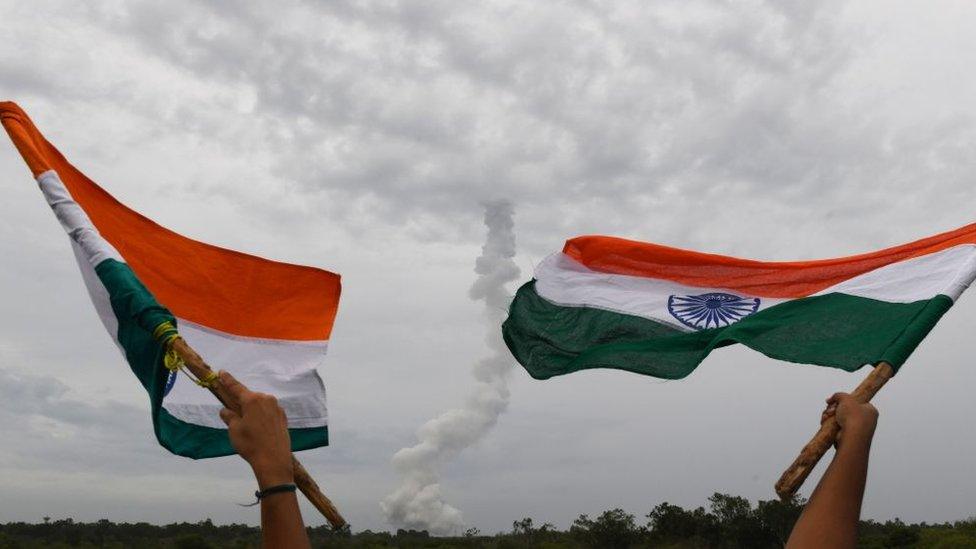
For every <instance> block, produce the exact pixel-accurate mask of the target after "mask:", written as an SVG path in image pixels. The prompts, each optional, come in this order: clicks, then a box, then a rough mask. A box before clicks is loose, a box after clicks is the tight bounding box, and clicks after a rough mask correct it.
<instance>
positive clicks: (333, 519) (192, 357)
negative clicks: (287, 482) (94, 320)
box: [154, 323, 349, 531]
mask: <svg viewBox="0 0 976 549" xmlns="http://www.w3.org/2000/svg"><path fill="white" fill-rule="evenodd" d="M167 324H168V323H164V324H163V325H161V326H159V327H157V329H156V331H157V333H159V334H160V335H161V334H163V333H168V334H172V333H173V332H174V331H175V328H173V326H172V325H169V326H166V325H167ZM164 327H165V328H168V329H165V328H164ZM160 328H164V330H163V331H161V330H160ZM154 335H156V334H154ZM164 341H165V345H166V352H167V353H174V354H175V355H176V357H178V360H179V361H181V362H182V363H183V364H182V365H183V366H185V367H186V369H187V370H189V373H191V374H193V377H195V378H196V380H197V382H198V384H199V385H201V386H202V387H206V388H207V389H208V390H209V391H210V392H211V393H212V394H213V395H214V396H215V397H217V400H219V401H220V403H221V404H223V405H224V406H225V407H227V409H229V410H231V411H232V412H234V413H236V414H240V413H241V403H240V402H238V401H237V399H236V398H234V396H233V395H231V394H230V393H229V392H228V391H227V389H226V388H225V387H224V386H223V385H221V383H220V378H219V377H217V372H215V371H213V369H212V368H211V367H210V366H209V365H208V364H207V363H206V362H204V360H203V358H201V357H200V355H198V354H197V352H196V351H194V350H193V349H192V348H191V347H190V346H189V345H188V344H187V343H186V341H185V340H184V339H183V338H182V337H180V336H179V335H176V336H175V337H172V336H170V337H165V338H164ZM291 464H292V468H293V469H294V470H295V485H297V486H298V489H299V490H301V492H302V494H305V497H306V498H307V499H308V501H310V502H311V503H312V505H313V506H315V508H316V509H318V510H319V512H320V513H322V516H324V517H325V519H326V520H328V521H329V524H330V525H331V526H332V529H333V530H340V531H341V530H347V529H348V528H349V523H347V522H346V519H344V518H342V515H341V514H339V510H338V509H336V506H335V505H333V504H332V501H330V500H329V498H327V497H325V494H323V493H322V490H321V489H320V488H319V485H318V484H316V482H315V480H314V479H313V478H312V476H311V475H309V474H308V471H307V470H305V467H304V466H303V465H302V463H301V462H300V461H298V458H296V457H295V456H294V455H292V456H291Z"/></svg>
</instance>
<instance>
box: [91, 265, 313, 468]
mask: <svg viewBox="0 0 976 549" xmlns="http://www.w3.org/2000/svg"><path fill="white" fill-rule="evenodd" d="M95 273H96V274H97V275H98V278H99V280H101V282H102V284H103V285H104V286H105V288H106V290H108V294H109V299H110V301H111V303H112V311H113V312H114V313H115V318H116V319H117V320H118V322H119V330H118V334H117V336H116V337H117V339H118V342H119V344H120V345H121V346H122V349H123V350H124V351H125V358H126V360H127V361H128V362H129V367H130V368H131V369H132V372H133V373H134V374H135V375H136V377H137V378H139V382H140V383H142V386H143V387H144V388H145V389H146V392H147V393H149V401H150V404H151V410H152V420H153V429H154V431H155V433H156V439H157V440H158V441H159V443H160V444H161V445H163V447H165V448H166V449H168V450H169V451H171V452H173V453H174V454H178V455H181V456H186V457H190V458H194V459H201V458H209V457H217V456H226V455H230V454H234V453H235V452H234V449H233V448H232V447H231V445H230V440H229V439H228V437H227V430H226V429H214V428H212V427H204V426H201V425H194V424H192V423H187V422H184V421H181V420H179V419H176V418H175V417H173V416H172V415H170V414H169V412H167V411H166V410H164V409H163V406H162V404H163V389H164V388H165V386H166V378H167V376H168V375H169V370H167V369H166V368H165V367H164V366H163V354H164V349H163V348H162V345H160V344H159V343H157V342H156V341H155V340H154V339H153V337H152V332H153V330H154V329H155V327H156V326H158V325H159V324H161V323H162V322H165V321H169V322H172V323H174V325H175V323H176V319H175V318H174V317H173V315H172V314H171V313H170V312H169V311H168V310H166V308H165V307H163V306H162V305H160V304H159V303H158V302H157V301H156V298H154V297H153V295H152V293H150V292H149V290H148V289H146V287H145V286H143V284H142V282H140V281H139V279H138V278H137V277H136V275H135V273H134V272H132V269H131V268H129V266H128V265H126V264H125V263H122V262H120V261H116V260H114V259H107V260H105V261H102V262H101V263H99V264H98V266H96V267H95ZM201 390H203V389H201ZM289 432H290V433H291V446H292V450H293V451H298V450H307V449H309V448H316V447H318V446H325V445H327V444H328V443H329V432H328V429H327V428H326V427H315V428H308V429H289Z"/></svg>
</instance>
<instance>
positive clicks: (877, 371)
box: [776, 362, 895, 501]
mask: <svg viewBox="0 0 976 549" xmlns="http://www.w3.org/2000/svg"><path fill="white" fill-rule="evenodd" d="M893 375H895V371H894V369H892V367H891V365H890V364H888V363H887V362H879V363H878V365H877V366H875V368H874V370H873V371H872V372H871V373H870V374H869V375H868V377H866V378H864V381H862V382H861V384H860V385H858V386H857V389H854V392H853V393H851V396H852V397H854V399H855V400H856V401H858V402H862V403H863V402H870V400H871V399H872V398H873V397H874V395H875V394H877V393H878V391H879V390H881V387H883V386H884V384H885V383H887V382H888V380H889V379H891V377H892V376H893ZM839 433H840V425H839V424H838V423H837V418H836V417H834V416H831V417H829V418H828V419H827V421H825V422H823V424H821V425H820V430H819V431H817V434H815V435H813V438H812V439H810V442H808V443H807V445H806V446H804V447H803V449H802V450H800V455H799V456H797V458H796V459H795V460H794V461H793V464H792V465H790V466H789V468H788V469H786V471H784V472H783V475H782V476H781V477H780V478H779V481H777V482H776V494H777V495H779V497H780V498H781V499H783V500H784V501H785V500H788V499H790V498H792V497H793V494H795V493H796V491H797V490H799V489H800V486H801V485H802V484H803V481H805V480H806V479H807V476H809V475H810V471H812V470H813V468H814V467H816V466H817V462H819V461H820V458H822V457H823V455H824V454H825V453H827V450H829V449H830V447H831V446H833V445H834V442H835V441H836V440H837V435H838V434H839Z"/></svg>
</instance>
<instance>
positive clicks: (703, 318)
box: [668, 292, 759, 330]
mask: <svg viewBox="0 0 976 549" xmlns="http://www.w3.org/2000/svg"><path fill="white" fill-rule="evenodd" d="M758 309H759V298H758V297H739V296H737V295H733V294H726V293H722V292H712V293H707V294H701V295H673V296H671V297H669V298H668V311H670V312H671V314H672V315H673V316H674V318H677V319H678V320H680V321H681V323H682V324H684V325H685V326H688V327H689V328H694V329H695V330H706V329H708V328H722V327H724V326H728V325H729V324H732V323H733V322H736V321H737V320H739V319H740V318H742V317H744V316H749V315H751V314H752V313H754V312H756V311H757V310H758Z"/></svg>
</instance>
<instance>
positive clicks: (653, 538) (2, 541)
mask: <svg viewBox="0 0 976 549" xmlns="http://www.w3.org/2000/svg"><path fill="white" fill-rule="evenodd" d="M802 505H803V502H802V501H800V500H795V501H792V502H788V503H782V502H779V501H760V502H758V504H757V505H755V506H753V505H752V504H751V503H750V502H749V501H748V500H746V499H745V498H741V497H738V496H730V495H727V494H715V495H713V496H712V497H710V498H709V499H708V508H707V509H706V508H705V507H699V508H697V509H693V510H689V509H683V508H681V507H679V506H677V505H671V504H669V503H662V504H660V505H658V506H657V507H654V508H653V509H651V511H650V512H649V513H648V514H647V515H645V516H643V517H635V516H634V515H631V514H629V513H627V512H625V511H623V510H621V509H611V510H609V511H605V512H603V513H601V514H600V515H599V516H596V517H593V518H591V517H589V516H587V515H580V516H579V517H577V518H576V520H574V521H573V524H572V526H571V527H570V528H569V530H568V531H559V530H557V529H556V528H555V527H553V525H552V524H549V523H546V524H542V525H537V524H536V523H535V521H534V520H532V519H531V518H523V519H520V520H517V521H515V522H513V523H512V529H511V531H510V532H505V533H500V534H495V535H483V534H482V533H481V532H479V531H478V530H477V529H475V528H472V529H470V530H468V531H466V532H464V533H463V534H462V535H460V536H457V537H451V538H437V537H431V536H430V535H428V534H427V532H423V531H421V532H418V531H413V530H399V531H397V532H396V533H389V532H370V531H369V530H366V531H363V532H357V533H355V534H352V535H349V534H346V533H341V532H333V531H331V530H330V529H329V528H327V527H324V526H321V527H317V528H310V529H309V535H310V536H311V539H312V545H313V546H314V547H330V548H331V547H335V548H340V549H346V548H349V549H353V548H356V549H358V548H363V549H366V548H370V549H372V548H383V547H391V548H392V547H396V548H404V549H414V548H416V549H419V548H425V549H427V548H431V549H435V548H445V549H446V548H451V547H470V548H482V547H483V548H492V549H521V548H538V549H559V548H580V549H583V548H590V547H596V548H601V549H603V548H606V549H617V548H620V549H628V548H637V547H649V548H653V547H660V548H665V549H698V548H719V549H721V548H740V547H744V548H749V549H763V548H780V547H782V546H783V543H784V542H785V541H786V539H787V538H788V537H789V534H790V530H791V529H792V528H793V523H794V522H795V521H796V519H797V517H798V516H799V514H800V510H801V509H802ZM260 541H261V534H260V531H259V530H258V529H257V528H255V527H252V526H245V525H242V524H231V525H226V526H217V525H215V524H213V523H212V522H211V521H210V520H209V519H208V520H205V521H203V522H198V523H192V524H191V523H180V524H168V525H165V526H157V525H153V524H148V523H144V522H140V523H136V524H125V523H123V524H116V523H113V522H110V521H108V520H100V521H98V522H94V523H80V522H74V521H73V520H71V519H65V520H56V521H51V520H50V519H48V518H47V517H45V519H44V522H42V523H38V524H27V523H23V522H14V523H7V524H0V549H14V548H16V549H32V548H35V547H86V548H91V547H112V548H129V547H139V548H147V549H152V548H174V549H211V548H224V547H229V548H241V549H243V548H249V547H259V546H260ZM859 547H863V548H871V549H874V548H878V549H880V548H895V547H905V548H907V547H917V548H931V549H960V548H976V519H970V520H967V521H960V522H956V523H952V524H950V523H945V524H925V523H922V524H905V523H903V522H902V521H900V520H894V521H889V522H885V523H878V522H874V521H862V522H861V531H860V542H859Z"/></svg>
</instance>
